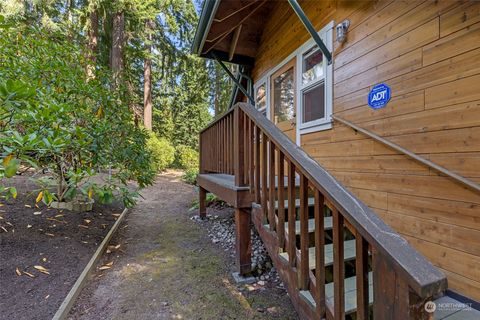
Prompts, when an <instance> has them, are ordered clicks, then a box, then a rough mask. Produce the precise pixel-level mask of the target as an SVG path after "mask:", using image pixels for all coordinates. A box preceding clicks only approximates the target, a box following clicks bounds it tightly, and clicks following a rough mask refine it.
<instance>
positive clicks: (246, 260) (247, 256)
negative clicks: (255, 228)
mask: <svg viewBox="0 0 480 320" xmlns="http://www.w3.org/2000/svg"><path fill="white" fill-rule="evenodd" d="M250 222H251V219H250V211H249V210H246V209H242V208H235V225H236V228H235V229H236V248H237V250H236V251H237V252H236V257H237V261H236V262H237V268H238V272H239V273H240V275H242V276H244V275H247V274H249V273H250V272H251V271H252V241H251V233H250V232H251V231H250Z"/></svg>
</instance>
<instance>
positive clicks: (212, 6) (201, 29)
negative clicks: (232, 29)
mask: <svg viewBox="0 0 480 320" xmlns="http://www.w3.org/2000/svg"><path fill="white" fill-rule="evenodd" d="M219 4H220V0H205V2H204V3H203V6H202V12H201V14H200V19H199V20H198V25H197V29H196V30H195V37H194V39H193V44H192V53H194V54H197V55H200V54H201V53H202V49H203V45H204V44H205V40H206V38H207V34H208V30H210V26H211V25H212V22H213V18H214V17H215V14H216V12H217V9H218V5H219Z"/></svg>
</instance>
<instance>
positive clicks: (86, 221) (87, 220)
mask: <svg viewBox="0 0 480 320" xmlns="http://www.w3.org/2000/svg"><path fill="white" fill-rule="evenodd" d="M83 221H85V223H86V224H89V223H90V222H92V220H89V219H83Z"/></svg>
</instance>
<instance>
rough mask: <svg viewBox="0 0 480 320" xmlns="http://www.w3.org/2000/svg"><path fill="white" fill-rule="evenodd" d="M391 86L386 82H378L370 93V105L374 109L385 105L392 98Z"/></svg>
mask: <svg viewBox="0 0 480 320" xmlns="http://www.w3.org/2000/svg"><path fill="white" fill-rule="evenodd" d="M390 91H391V90H390V87H389V86H387V85H386V84H384V83H381V84H377V85H376V86H375V87H373V88H372V90H371V91H370V93H369V94H368V105H369V106H370V107H372V108H373V109H381V108H383V107H385V106H386V105H387V103H388V101H389V100H390V96H391V92H390Z"/></svg>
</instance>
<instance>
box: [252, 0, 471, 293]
mask: <svg viewBox="0 0 480 320" xmlns="http://www.w3.org/2000/svg"><path fill="white" fill-rule="evenodd" d="M301 5H302V7H303V8H304V10H305V12H306V14H307V15H308V17H309V18H310V20H311V21H312V22H313V24H314V25H315V26H316V28H318V29H320V28H322V27H323V26H324V25H325V24H327V23H328V22H329V21H331V20H334V21H335V22H336V23H338V22H340V21H342V20H343V19H347V18H348V19H350V21H351V26H350V29H349V31H348V35H347V41H346V42H345V44H344V45H339V44H338V43H337V42H335V45H334V47H335V51H334V106H333V110H334V113H335V114H336V115H338V116H341V117H343V118H344V119H347V120H349V121H352V122H354V123H355V124H357V125H359V126H361V127H363V128H365V129H368V130H371V131H373V132H375V133H377V134H379V135H381V136H383V137H385V138H387V139H389V140H391V141H393V142H395V143H397V144H399V145H401V146H402V147H405V148H407V149H409V150H411V151H413V152H416V153H418V154H421V155H422V156H424V157H425V158H428V159H430V160H431V161H433V162H435V163H438V164H440V165H442V166H445V167H446V168H448V169H450V170H452V171H454V172H456V173H458V174H460V175H463V176H465V177H468V178H470V179H472V180H474V181H476V182H479V183H480V2H478V1H461V2H460V1H453V0H439V1H425V0H417V1H415V0H414V1H412V0H410V1H391V0H388V1H375V2H368V1H345V2H343V1H331V2H329V1H304V2H301ZM308 39H309V35H308V34H307V33H306V31H305V29H304V27H303V25H302V24H301V23H300V21H299V19H298V17H297V16H296V15H295V14H294V13H293V11H292V10H291V9H290V8H289V6H288V4H287V3H280V4H278V5H277V7H276V8H275V10H274V11H273V12H272V14H271V18H269V21H268V22H267V25H266V28H265V30H264V34H263V37H262V42H261V46H260V49H259V51H258V53H257V57H256V66H255V68H254V70H253V74H254V78H255V79H258V78H259V77H261V76H262V74H264V73H265V72H266V71H268V70H269V69H271V68H273V67H274V66H276V65H277V64H278V63H280V62H281V61H282V60H283V59H284V58H285V57H287V56H288V55H289V54H290V53H291V52H293V51H294V50H295V49H296V48H298V47H299V46H300V45H301V44H303V43H304V42H305V41H307V40H308ZM380 82H385V83H387V84H388V85H389V86H390V87H391V89H392V99H391V101H390V102H389V103H388V105H387V106H386V107H385V108H384V109H380V110H373V109H371V108H369V107H368V105H367V103H366V102H367V95H368V92H369V90H370V89H371V87H372V86H373V85H375V84H377V83H380ZM301 146H302V147H303V148H304V149H305V150H306V151H307V152H308V153H309V154H310V155H312V156H313V157H314V158H315V159H316V160H317V161H318V162H319V163H320V164H321V165H322V166H324V167H325V168H327V169H328V170H329V171H330V172H331V173H332V174H333V175H334V176H335V177H336V178H337V179H338V180H339V181H341V182H342V183H343V184H344V185H346V186H347V187H348V188H349V189H350V190H351V191H352V192H353V193H354V194H356V195H357V196H358V197H359V198H360V199H362V200H363V201H364V202H365V203H366V204H368V205H369V206H370V207H371V208H372V209H374V210H375V211H376V212H377V213H378V215H379V216H381V217H382V218H383V219H384V220H385V221H386V222H387V223H388V224H390V225H391V226H392V227H393V228H394V229H396V230H397V231H398V232H399V233H400V234H402V235H403V236H405V238H406V239H407V240H408V241H410V243H411V244H412V245H413V246H415V247H416V248H417V249H418V250H419V251H420V252H422V253H423V254H424V255H425V256H426V257H427V258H429V259H430V260H431V261H432V262H433V263H434V264H435V265H437V266H438V267H440V268H441V269H442V270H443V271H444V272H445V273H446V274H447V276H448V279H449V286H450V288H452V289H453V290H456V291H458V292H461V293H462V294H465V295H467V296H470V297H471V298H474V299H476V300H480V194H478V193H475V192H473V191H471V190H469V189H466V188H464V187H463V186H462V185H460V184H458V183H456V182H454V181H452V180H451V179H449V178H447V177H444V176H441V175H440V174H438V173H437V172H435V171H434V170H430V169H429V168H428V167H426V166H424V165H421V164H419V163H416V162H414V161H412V160H410V159H409V158H407V157H405V156H403V155H400V154H398V153H396V152H395V151H393V150H391V149H389V148H388V147H385V146H383V145H382V144H380V143H378V142H375V141H374V140H372V139H369V138H366V137H365V136H363V135H362V134H359V133H356V132H354V131H353V130H352V129H350V128H348V127H345V126H343V125H341V124H339V123H335V124H334V127H333V129H331V130H326V131H322V132H316V133H311V134H307V135H302V136H301Z"/></svg>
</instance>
